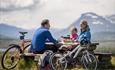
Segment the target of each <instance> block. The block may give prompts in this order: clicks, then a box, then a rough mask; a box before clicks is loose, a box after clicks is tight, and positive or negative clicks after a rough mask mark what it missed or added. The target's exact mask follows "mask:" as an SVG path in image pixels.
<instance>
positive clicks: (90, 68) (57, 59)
mask: <svg viewBox="0 0 115 70" xmlns="http://www.w3.org/2000/svg"><path fill="white" fill-rule="evenodd" d="M90 45H91V44H87V45H86V44H85V45H80V46H79V47H76V48H74V49H73V50H72V51H67V53H60V52H57V53H54V54H52V56H51V57H50V65H51V67H52V69H53V70H58V69H59V70H66V69H67V67H68V65H73V66H75V65H76V64H77V63H80V64H81V65H82V66H83V67H84V68H85V69H87V70H96V69H97V62H98V61H97V58H96V57H95V55H94V54H92V53H90V52H89V48H90ZM95 45H98V43H95Z"/></svg>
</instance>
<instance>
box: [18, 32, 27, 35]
mask: <svg viewBox="0 0 115 70" xmlns="http://www.w3.org/2000/svg"><path fill="white" fill-rule="evenodd" d="M19 33H20V34H22V35H25V34H27V33H28V32H19Z"/></svg>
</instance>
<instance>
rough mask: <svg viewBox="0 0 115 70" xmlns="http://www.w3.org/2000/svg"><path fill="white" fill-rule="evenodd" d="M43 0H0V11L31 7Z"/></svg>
mask: <svg viewBox="0 0 115 70" xmlns="http://www.w3.org/2000/svg"><path fill="white" fill-rule="evenodd" d="M43 1H45V0H0V11H4V12H5V11H6V12H7V11H15V10H23V9H31V8H34V7H36V5H37V4H39V5H41V3H43Z"/></svg>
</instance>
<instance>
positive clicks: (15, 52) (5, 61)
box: [1, 45, 22, 69]
mask: <svg viewBox="0 0 115 70" xmlns="http://www.w3.org/2000/svg"><path fill="white" fill-rule="evenodd" d="M10 46H11V47H10V48H8V49H7V50H6V51H5V52H4V54H3V56H2V61H1V65H2V67H3V68H4V69H13V68H15V67H16V65H17V63H18V62H19V60H20V54H21V53H22V50H21V49H20V46H18V45H10Z"/></svg>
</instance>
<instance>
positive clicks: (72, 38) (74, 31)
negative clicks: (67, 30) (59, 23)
mask: <svg viewBox="0 0 115 70" xmlns="http://www.w3.org/2000/svg"><path fill="white" fill-rule="evenodd" d="M61 38H62V41H63V43H65V42H64V40H65V39H64V38H63V37H61ZM77 38H78V34H77V28H76V27H74V28H72V30H71V34H70V41H71V42H75V40H76V39H77ZM76 46H77V45H62V46H61V48H60V49H69V50H72V49H74V48H75V47H76Z"/></svg>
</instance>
